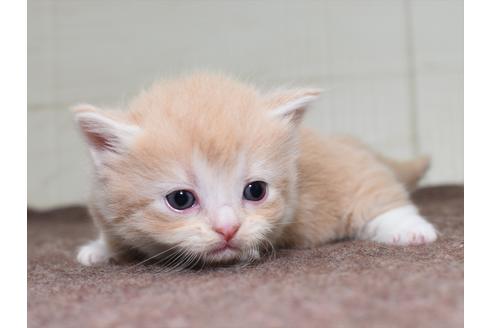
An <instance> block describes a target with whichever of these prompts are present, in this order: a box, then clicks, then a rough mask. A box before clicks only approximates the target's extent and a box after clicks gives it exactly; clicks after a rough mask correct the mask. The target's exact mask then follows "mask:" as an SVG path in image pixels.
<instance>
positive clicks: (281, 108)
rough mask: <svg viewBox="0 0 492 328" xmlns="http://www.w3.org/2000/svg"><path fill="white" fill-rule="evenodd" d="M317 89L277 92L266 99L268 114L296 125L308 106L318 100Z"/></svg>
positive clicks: (318, 92)
mask: <svg viewBox="0 0 492 328" xmlns="http://www.w3.org/2000/svg"><path fill="white" fill-rule="evenodd" d="M320 93H321V90H319V89H297V90H286V91H278V92H275V93H273V94H272V95H270V96H268V97H267V105H268V107H269V108H270V112H269V114H270V115H271V116H273V117H278V118H280V119H286V120H289V121H290V122H292V123H293V124H294V125H298V124H299V123H300V122H301V120H302V117H303V116H304V113H305V111H306V109H307V108H308V107H309V105H310V104H311V103H312V102H313V101H315V100H316V99H318V98H319V95H320Z"/></svg>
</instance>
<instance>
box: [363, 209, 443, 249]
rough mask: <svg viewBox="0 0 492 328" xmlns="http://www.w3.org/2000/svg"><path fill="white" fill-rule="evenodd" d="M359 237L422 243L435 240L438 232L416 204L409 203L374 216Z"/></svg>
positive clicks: (388, 241)
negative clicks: (419, 211)
mask: <svg viewBox="0 0 492 328" xmlns="http://www.w3.org/2000/svg"><path fill="white" fill-rule="evenodd" d="M359 237H360V238H361V239H369V240H373V241H377V242H380V243H385V244H393V245H401V246H405V245H421V244H427V243H431V242H433V241H435V240H436V239H437V232H436V229H435V228H434V226H432V224H430V223H429V222H427V220H425V219H424V218H423V217H422V216H420V215H419V213H418V211H417V209H416V208H415V206H412V205H408V206H404V207H400V208H396V209H393V210H390V211H388V212H386V213H383V214H381V215H379V216H378V217H376V218H374V219H373V220H371V221H370V222H368V223H367V224H366V225H365V226H364V228H363V229H362V230H361V232H360V233H359Z"/></svg>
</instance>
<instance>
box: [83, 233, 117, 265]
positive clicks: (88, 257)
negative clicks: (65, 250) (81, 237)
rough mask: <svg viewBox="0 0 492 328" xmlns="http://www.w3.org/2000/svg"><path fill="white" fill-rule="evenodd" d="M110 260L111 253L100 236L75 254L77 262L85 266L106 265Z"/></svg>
mask: <svg viewBox="0 0 492 328" xmlns="http://www.w3.org/2000/svg"><path fill="white" fill-rule="evenodd" d="M110 259H111V251H110V250H109V248H108V245H107V244H106V241H105V240H104V238H103V236H102V235H101V236H99V238H98V239H96V240H93V241H90V242H88V243H87V244H85V245H84V246H82V247H81V248H80V249H79V252H78V254H77V261H79V263H81V264H83V265H85V266H93V265H98V264H104V263H108V262H109V260H110Z"/></svg>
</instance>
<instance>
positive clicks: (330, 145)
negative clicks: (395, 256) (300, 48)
mask: <svg viewBox="0 0 492 328" xmlns="http://www.w3.org/2000/svg"><path fill="white" fill-rule="evenodd" d="M317 93H318V92H317V91H316V90H296V91H283V92H277V93H274V94H270V95H261V94H259V93H258V92H257V91H256V90H255V89H254V88H252V87H250V86H246V85H243V84H241V83H239V82H236V81H233V80H230V79H228V78H225V77H223V76H218V75H208V74H198V75H195V76H192V77H189V78H185V79H181V80H177V81H173V82H165V83H159V84H156V85H155V86H154V87H153V88H151V89H150V90H149V91H147V92H144V93H143V94H141V95H140V96H139V97H137V99H136V100H135V101H134V102H133V103H132V104H130V106H129V111H128V112H111V113H110V112H102V111H99V110H97V109H95V108H93V107H90V106H81V107H79V108H78V109H77V110H76V117H77V120H78V122H79V124H80V126H81V128H82V131H83V132H84V134H85V136H86V138H87V140H88V142H89V145H90V149H91V154H92V156H93V159H94V163H95V180H94V188H93V193H92V198H91V201H90V205H89V207H90V210H91V214H92V216H93V218H94V221H95V223H96V225H97V226H98V228H99V230H100V231H101V236H100V238H99V239H98V240H97V241H94V242H91V243H89V244H88V245H86V246H84V247H83V248H82V249H81V250H80V252H79V256H78V259H79V261H80V262H81V263H83V264H86V265H92V264H97V263H103V262H106V261H108V260H109V259H110V258H114V259H120V258H122V257H124V255H125V254H128V253H129V251H130V250H137V251H138V252H140V253H143V254H144V255H145V256H146V257H152V256H155V255H158V254H160V253H162V254H160V255H158V256H159V257H164V258H165V257H166V256H168V255H169V254H174V253H173V250H180V251H181V254H182V258H183V259H187V260H188V261H189V262H190V263H192V262H193V261H204V262H210V263H212V262H229V261H241V260H251V259H254V258H258V257H259V256H260V255H261V250H262V249H266V248H268V247H267V246H270V245H273V246H275V247H311V246H316V245H320V244H322V243H326V242H329V241H333V240H336V239H340V238H346V237H356V238H361V239H370V240H375V241H379V242H386V243H393V244H399V245H407V244H420V243H425V242H431V241H433V240H435V238H436V232H435V230H434V228H433V227H432V226H431V225H430V224H429V223H427V222H426V221H425V220H424V219H423V218H422V217H420V216H419V215H418V213H417V211H416V209H415V207H414V206H413V205H412V204H411V202H410V200H409V196H408V189H411V188H413V187H414V186H415V184H416V183H417V181H418V179H419V178H420V177H421V176H422V175H423V173H424V172H425V170H426V168H427V164H428V163H427V160H426V159H424V158H423V159H419V160H415V161H413V162H396V161H393V160H390V159H386V158H384V157H382V156H380V155H378V154H376V153H374V152H372V151H371V150H370V149H368V148H367V147H365V146H364V145H362V144H360V143H359V142H357V141H355V140H353V139H350V138H340V137H333V138H326V139H321V138H319V137H317V136H316V135H315V134H313V133H312V132H309V131H307V130H304V129H302V128H300V127H298V125H299V123H300V120H301V117H302V114H303V112H304V110H305V108H306V107H307V104H308V103H309V102H310V101H311V100H313V99H314V98H315V97H316V96H317ZM251 181H264V182H265V183H266V185H267V187H268V193H266V194H265V196H264V199H261V200H258V201H249V200H246V199H244V195H243V196H242V194H243V188H244V186H245V185H247V184H248V183H249V182H251ZM173 190H174V191H175V190H191V191H193V193H194V195H195V196H196V198H197V202H196V206H195V205H194V206H193V207H191V208H189V209H186V210H183V211H174V210H173V209H172V208H170V207H169V203H166V198H165V196H166V195H169V194H170V193H172V192H173ZM232 226H234V229H235V230H234V231H233V232H232V235H231V236H233V237H232V238H231V239H230V240H228V239H227V238H225V237H224V236H225V235H224V234H223V231H224V229H226V230H227V229H229V230H227V231H228V233H229V232H230V229H231V227H232ZM183 254H186V255H183ZM175 261H177V262H179V261H180V260H179V257H178V258H177V259H176V260H175ZM183 261H184V260H183ZM190 263H187V264H190Z"/></svg>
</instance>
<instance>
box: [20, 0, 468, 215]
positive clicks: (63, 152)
mask: <svg viewBox="0 0 492 328" xmlns="http://www.w3.org/2000/svg"><path fill="white" fill-rule="evenodd" d="M200 68H211V69H220V70H224V71H227V72H231V73H232V74H234V75H238V76H240V77H242V78H245V79H248V80H250V81H254V82H256V83H258V84H260V85H261V86H265V87H271V86H276V85H278V84H282V85H285V84H293V85H304V84H307V85H314V86H319V87H321V88H323V89H324V90H325V93H324V95H323V98H322V99H321V101H319V102H318V103H317V105H316V106H315V107H314V110H313V111H311V112H310V113H309V114H308V117H307V120H306V124H307V125H309V126H311V127H313V128H315V129H317V130H318V131H320V132H321V133H324V134H330V133H335V132H343V133H350V134H353V135H356V136H359V137H360V138H362V139H364V140H365V141H366V142H368V143H370V144H371V145H373V146H374V147H376V148H377V149H379V150H381V151H384V152H385V153H387V154H390V155H393V156H395V157H401V158H404V157H410V156H413V155H415V154H417V153H422V152H424V153H429V154H431V155H432V156H433V160H434V162H433V167H432V170H431V171H430V173H429V176H428V178H427V180H426V183H447V182H460V181H462V180H463V2H462V1H454V0H448V1H444V0H407V1H405V0H371V1H366V0H327V1H239V0H237V1H226V0H223V1H222V0H220V1H200V0H196V1H190V0H188V1H157V0H156V1H129V0H117V1H116V0H113V1H108V0H106V1H92V0H30V1H28V97H29V99H28V203H29V204H30V205H32V206H37V207H48V206H56V205H63V204H70V203H82V202H84V200H85V197H86V192H87V187H88V182H89V181H88V177H89V169H90V167H89V165H88V157H87V153H86V150H85V147H84V145H83V144H82V142H81V139H80V137H79V136H78V134H77V132H76V130H75V128H74V125H73V123H72V120H71V116H70V113H69V112H68V110H67V108H68V107H69V106H70V105H72V104H74V103H78V102H89V103H94V104H97V105H101V104H111V105H114V104H119V103H124V102H125V101H126V100H127V99H128V98H129V97H130V96H131V95H133V94H135V93H136V92H138V90H139V89H140V88H141V87H142V86H145V85H148V84H149V83H151V81H152V80H154V79H156V78H159V77H162V76H172V75H175V74H179V73H182V72H183V71H190V70H193V69H200Z"/></svg>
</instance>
